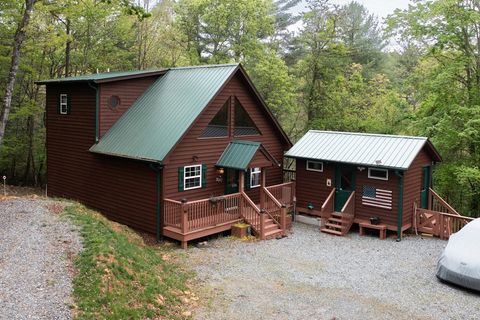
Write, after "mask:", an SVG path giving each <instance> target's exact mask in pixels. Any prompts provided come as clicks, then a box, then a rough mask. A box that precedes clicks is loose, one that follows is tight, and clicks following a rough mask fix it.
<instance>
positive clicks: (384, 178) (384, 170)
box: [368, 168, 388, 181]
mask: <svg viewBox="0 0 480 320" xmlns="http://www.w3.org/2000/svg"><path fill="white" fill-rule="evenodd" d="M371 170H376V171H382V172H385V173H386V177H378V176H375V175H372V173H371ZM368 178H369V179H376V180H384V181H388V169H382V168H368Z"/></svg>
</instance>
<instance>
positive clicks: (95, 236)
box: [65, 204, 198, 319]
mask: <svg viewBox="0 0 480 320" xmlns="http://www.w3.org/2000/svg"><path fill="white" fill-rule="evenodd" d="M65 212H66V214H67V215H68V216H69V217H70V218H71V219H72V221H73V222H74V223H75V224H76V225H78V226H79V227H80V233H81V235H82V237H83V247H84V249H83V251H82V252H81V253H79V255H78V256H77V257H76V258H75V262H74V263H75V267H76V271H77V274H76V275H75V279H74V283H73V285H74V292H73V296H74V299H75V305H74V306H73V308H74V310H73V311H74V315H75V318H77V319H145V318H154V319H185V318H189V317H190V316H191V313H190V312H189V311H188V308H189V307H190V303H191V302H192V301H196V300H198V298H196V297H195V295H194V294H193V293H191V291H190V290H189V286H188V282H189V280H190V279H192V278H193V274H192V273H190V272H188V271H186V270H184V269H183V268H182V267H181V266H180V265H179V264H177V263H175V261H174V259H173V261H172V258H171V257H172V254H171V253H169V252H168V249H164V248H162V247H160V246H147V245H145V244H144V242H143V239H142V238H141V237H140V236H138V235H137V234H136V233H135V232H133V231H132V230H130V229H129V228H128V227H125V226H123V225H119V224H116V223H113V222H111V221H109V220H107V219H106V218H104V217H103V216H101V215H100V214H98V213H95V212H94V211H92V210H89V209H87V208H85V207H84V206H82V205H79V204H74V205H70V206H67V207H66V208H65ZM167 260H168V261H167Z"/></svg>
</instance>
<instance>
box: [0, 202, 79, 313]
mask: <svg viewBox="0 0 480 320" xmlns="http://www.w3.org/2000/svg"><path fill="white" fill-rule="evenodd" d="M58 206H59V204H58V203H55V202H53V201H45V200H38V199H37V200H31V199H16V200H7V201H0V230H1V231H0V319H9V320H10V319H70V318H71V312H70V309H69V303H71V301H70V294H71V292H72V284H71V281H72V272H73V269H72V265H71V257H72V255H74V254H76V253H77V252H78V251H79V250H80V249H81V242H80V238H79V236H78V233H77V232H76V231H75V228H74V227H73V226H72V225H71V223H69V222H68V221H67V220H66V219H64V218H61V217H59V216H58V215H57V214H55V213H52V212H50V210H51V209H55V208H56V209H57V211H60V210H58ZM49 209H50V210H49ZM60 209H61V208H60Z"/></svg>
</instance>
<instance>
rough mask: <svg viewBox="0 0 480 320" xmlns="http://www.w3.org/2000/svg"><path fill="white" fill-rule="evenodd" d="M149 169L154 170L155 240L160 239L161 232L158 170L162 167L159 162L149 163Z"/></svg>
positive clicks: (159, 176) (159, 178) (159, 177)
mask: <svg viewBox="0 0 480 320" xmlns="http://www.w3.org/2000/svg"><path fill="white" fill-rule="evenodd" d="M150 169H152V170H153V171H155V173H156V189H157V190H156V191H157V192H156V193H157V205H156V234H157V241H160V240H162V238H163V234H162V232H161V230H162V227H163V226H162V220H161V219H160V216H161V215H160V210H161V200H162V199H161V194H162V193H161V175H160V172H161V171H162V169H163V166H162V165H161V164H159V163H156V164H150Z"/></svg>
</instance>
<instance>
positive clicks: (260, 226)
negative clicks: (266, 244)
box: [240, 192, 265, 240]
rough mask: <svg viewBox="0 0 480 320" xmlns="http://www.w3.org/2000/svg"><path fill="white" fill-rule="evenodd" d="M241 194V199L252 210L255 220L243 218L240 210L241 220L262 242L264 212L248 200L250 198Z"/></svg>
mask: <svg viewBox="0 0 480 320" xmlns="http://www.w3.org/2000/svg"><path fill="white" fill-rule="evenodd" d="M241 194H242V199H243V200H245V202H246V205H248V207H249V208H251V209H253V210H254V212H255V220H250V219H249V218H248V217H246V216H245V214H244V211H243V210H240V212H241V215H242V218H243V219H244V220H245V221H246V222H247V223H249V224H250V225H251V227H252V230H253V231H254V232H255V233H256V235H257V236H258V237H260V239H262V240H263V239H264V238H265V230H264V223H265V221H264V218H265V214H264V211H263V210H260V208H259V207H258V206H257V205H256V204H255V203H254V202H253V201H252V199H250V197H249V196H248V195H247V194H246V193H245V192H241ZM242 207H243V204H242ZM257 220H258V221H257ZM257 223H258V224H257ZM257 227H258V229H257Z"/></svg>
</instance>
